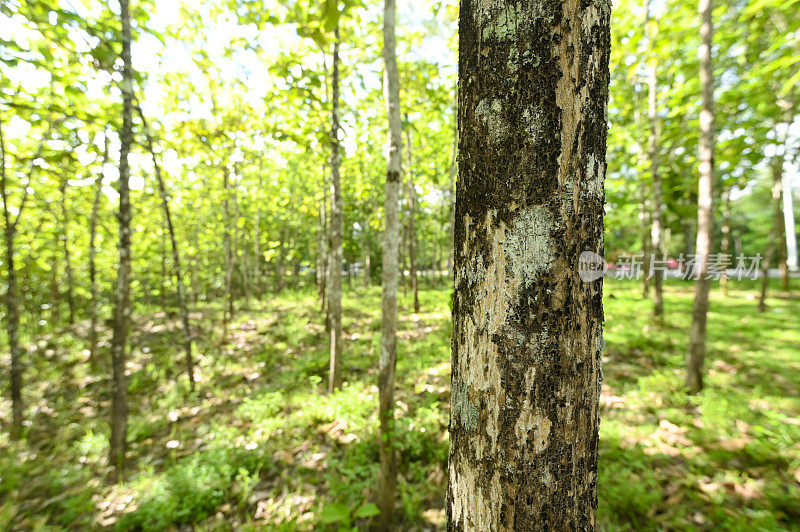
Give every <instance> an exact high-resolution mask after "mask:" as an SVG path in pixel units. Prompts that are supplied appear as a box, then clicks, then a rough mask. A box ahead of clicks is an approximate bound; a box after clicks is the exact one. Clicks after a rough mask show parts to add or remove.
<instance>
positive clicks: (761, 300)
mask: <svg viewBox="0 0 800 532" xmlns="http://www.w3.org/2000/svg"><path fill="white" fill-rule="evenodd" d="M770 166H771V170H772V178H773V181H772V201H773V202H774V204H775V213H774V215H773V218H772V227H771V228H770V232H769V236H768V240H767V249H766V250H765V251H764V260H762V261H761V291H760V293H759V297H758V311H759V312H764V311H765V310H767V287H768V286H769V269H770V267H771V266H772V264H773V263H774V262H776V261H777V260H778V259H780V251H779V248H780V247H781V244H782V239H781V234H780V233H781V225H782V224H783V209H782V208H781V207H782V206H781V196H782V190H781V188H782V186H783V155H781V156H778V157H775V158H774V159H773V161H772V164H771V165H770Z"/></svg>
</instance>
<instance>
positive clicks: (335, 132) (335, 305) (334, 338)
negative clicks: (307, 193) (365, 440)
mask: <svg viewBox="0 0 800 532" xmlns="http://www.w3.org/2000/svg"><path fill="white" fill-rule="evenodd" d="M334 36H335V37H334V38H335V39H336V40H335V42H334V44H333V77H332V84H333V97H332V99H331V133H330V138H331V270H330V285H331V286H330V293H329V295H328V298H329V299H328V303H329V305H330V313H331V332H330V340H331V342H330V346H331V352H330V356H331V359H330V375H329V379H328V392H329V393H333V392H334V390H338V389H339V388H341V387H342V231H343V225H344V221H343V218H342V186H341V179H340V176H339V165H340V163H341V161H340V154H339V29H338V28H336V30H335V32H334Z"/></svg>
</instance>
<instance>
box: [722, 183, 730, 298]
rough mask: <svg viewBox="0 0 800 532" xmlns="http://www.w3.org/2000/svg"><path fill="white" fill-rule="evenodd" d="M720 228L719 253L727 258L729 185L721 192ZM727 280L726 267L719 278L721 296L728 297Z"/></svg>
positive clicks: (728, 252)
mask: <svg viewBox="0 0 800 532" xmlns="http://www.w3.org/2000/svg"><path fill="white" fill-rule="evenodd" d="M721 230H722V241H721V242H720V254H721V255H722V256H723V257H724V258H729V257H728V256H729V255H731V187H725V190H724V191H723V192H722V228H721ZM731 260H732V259H731ZM723 262H726V261H723ZM728 281H729V279H728V273H727V268H726V269H725V271H724V272H722V275H721V276H720V278H719V289H720V292H721V295H722V297H723V298H725V297H728Z"/></svg>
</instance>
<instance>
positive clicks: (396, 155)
mask: <svg viewBox="0 0 800 532" xmlns="http://www.w3.org/2000/svg"><path fill="white" fill-rule="evenodd" d="M396 9H397V8H396V4H395V0H385V1H384V8H383V61H384V66H385V68H384V82H383V89H384V100H385V102H386V111H387V115H388V116H389V151H388V154H387V161H386V186H385V194H386V205H385V207H384V219H385V224H386V227H385V229H384V232H383V279H382V287H383V295H382V309H381V317H382V321H381V353H380V358H379V360H378V390H379V396H380V398H379V408H378V417H379V418H380V436H379V440H378V454H379V456H380V477H379V479H378V508H380V511H381V515H380V523H381V527H382V529H383V530H388V529H391V528H392V523H393V521H392V515H393V513H394V493H395V489H396V487H397V460H396V458H395V450H394V439H395V437H394V375H395V366H396V364H397V277H398V266H397V258H398V244H399V240H400V223H399V209H398V199H399V195H400V172H401V161H402V160H403V159H402V157H403V153H402V152H403V131H402V124H401V122H400V74H399V72H398V69H397V56H396V55H395V48H396V38H395V21H396Z"/></svg>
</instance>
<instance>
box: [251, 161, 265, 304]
mask: <svg viewBox="0 0 800 532" xmlns="http://www.w3.org/2000/svg"><path fill="white" fill-rule="evenodd" d="M262 188H264V176H263V170H260V171H259V174H258V192H259V193H260V192H261V189H262ZM257 203H258V204H257V206H256V221H255V224H254V225H253V256H254V257H255V260H256V268H255V276H256V282H255V285H256V286H255V288H256V295H257V296H258V299H259V301H260V300H261V299H262V298H263V297H264V257H262V256H261V201H258V202H257Z"/></svg>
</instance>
